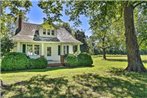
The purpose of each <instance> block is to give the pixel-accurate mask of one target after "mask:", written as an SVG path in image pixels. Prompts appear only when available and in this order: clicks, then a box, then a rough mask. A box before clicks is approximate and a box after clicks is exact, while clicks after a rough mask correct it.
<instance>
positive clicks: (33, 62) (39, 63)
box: [29, 57, 48, 68]
mask: <svg viewBox="0 0 147 98" xmlns="http://www.w3.org/2000/svg"><path fill="white" fill-rule="evenodd" d="M47 65H48V62H47V60H46V59H45V58H44V57H40V58H37V59H30V66H29V68H46V67H47Z"/></svg>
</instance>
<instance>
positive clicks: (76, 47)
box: [73, 45, 78, 53]
mask: <svg viewBox="0 0 147 98" xmlns="http://www.w3.org/2000/svg"><path fill="white" fill-rule="evenodd" d="M77 50H78V46H77V45H74V46H73V53H75V52H77Z"/></svg>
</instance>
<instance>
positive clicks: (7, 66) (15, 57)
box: [1, 52, 48, 71]
mask: <svg viewBox="0 0 147 98" xmlns="http://www.w3.org/2000/svg"><path fill="white" fill-rule="evenodd" d="M47 65H48V62H47V60H46V59H45V58H44V57H40V58H37V59H31V58H29V57H28V56H27V55H26V54H24V53H18V52H10V53H8V54H7V55H5V56H4V58H3V59H2V62H1V69H2V71H12V70H21V69H32V68H46V67H47Z"/></svg>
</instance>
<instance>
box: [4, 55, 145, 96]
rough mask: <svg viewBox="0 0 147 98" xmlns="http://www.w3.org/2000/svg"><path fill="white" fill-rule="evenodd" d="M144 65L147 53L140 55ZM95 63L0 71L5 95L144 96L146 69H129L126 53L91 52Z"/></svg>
mask: <svg viewBox="0 0 147 98" xmlns="http://www.w3.org/2000/svg"><path fill="white" fill-rule="evenodd" d="M142 60H143V63H144V65H145V67H146V68H147V56H145V55H144V56H142ZM93 61H94V64H93V65H94V67H80V68H64V67H62V68H61V67H60V68H48V69H33V70H22V71H16V72H2V74H1V77H2V80H3V82H4V84H7V85H6V87H4V88H2V94H3V96H4V97H5V98H7V97H12V98H28V97H29V98H52V97H55V98H98V97H109V98H118V97H122V98H124V97H130V98H145V97H147V73H133V72H131V73H128V72H124V71H123V69H124V68H126V66H127V61H126V56H125V55H121V56H109V57H108V60H106V61H105V60H102V57H101V56H96V55H95V56H93Z"/></svg>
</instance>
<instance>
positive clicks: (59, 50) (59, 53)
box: [58, 45, 61, 55]
mask: <svg viewBox="0 0 147 98" xmlns="http://www.w3.org/2000/svg"><path fill="white" fill-rule="evenodd" d="M58 55H61V46H60V45H58Z"/></svg>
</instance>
